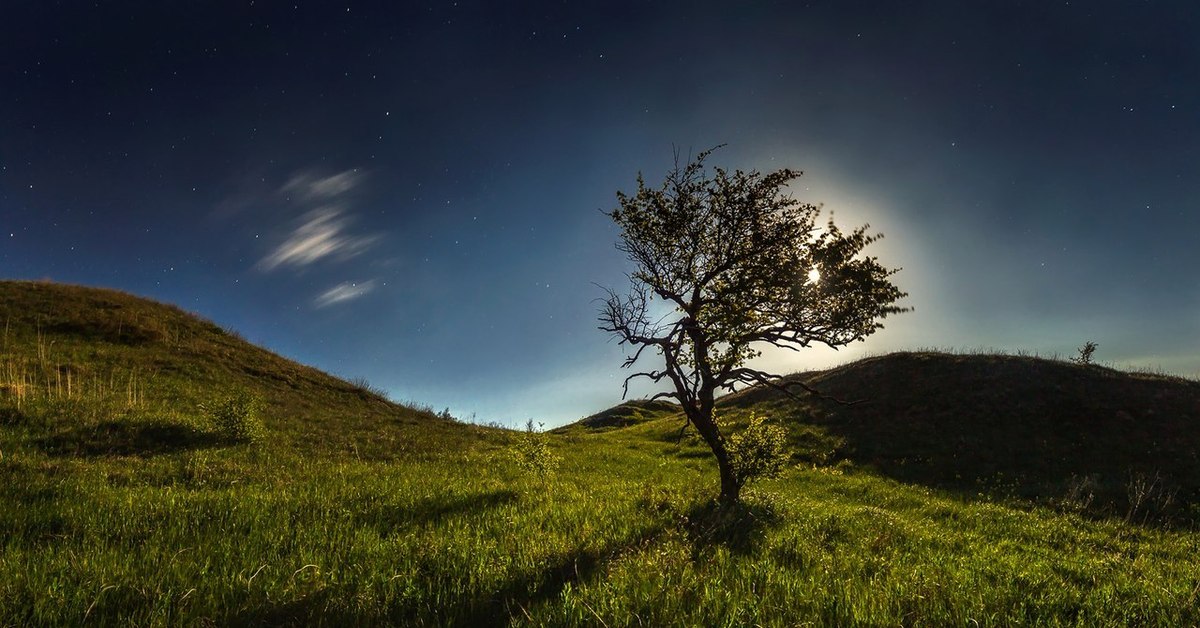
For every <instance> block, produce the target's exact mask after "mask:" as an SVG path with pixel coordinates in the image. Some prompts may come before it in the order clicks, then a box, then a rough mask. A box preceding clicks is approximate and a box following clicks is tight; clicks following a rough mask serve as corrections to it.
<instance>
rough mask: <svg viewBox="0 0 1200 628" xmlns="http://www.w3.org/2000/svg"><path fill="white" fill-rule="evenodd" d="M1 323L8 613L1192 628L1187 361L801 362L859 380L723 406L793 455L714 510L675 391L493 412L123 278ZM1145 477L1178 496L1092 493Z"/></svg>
mask: <svg viewBox="0 0 1200 628" xmlns="http://www.w3.org/2000/svg"><path fill="white" fill-rule="evenodd" d="M0 320H3V321H4V322H3V324H4V326H5V331H4V335H3V340H2V341H0V342H2V344H0V506H2V507H0V626H3V627H7V626H28V625H81V624H94V625H121V626H123V625H131V624H133V625H164V626H165V625H235V626H236V625H248V626H259V625H337V626H343V625H403V626H443V625H463V626H481V625H482V626H487V625H581V626H584V625H586V626H595V625H606V626H621V625H655V626H659V625H686V626H693V625H712V626H742V625H766V626H785V625H799V624H815V625H830V626H845V625H949V624H959V625H965V624H977V625H1024V624H1046V625H1097V624H1100V625H1114V624H1118V625H1120V624H1135V625H1171V626H1176V625H1195V624H1197V623H1200V611H1198V610H1197V608H1198V607H1200V551H1198V550H1200V532H1197V531H1196V530H1195V528H1194V527H1188V526H1187V525H1185V524H1186V521H1187V519H1186V515H1187V514H1188V513H1189V512H1191V511H1190V510H1188V508H1191V503H1192V502H1189V501H1188V500H1189V499H1192V498H1191V497H1188V495H1191V493H1188V492H1187V491H1188V490H1190V489H1189V487H1194V485H1195V483H1196V476H1195V475H1194V473H1193V472H1194V469H1195V451H1196V448H1195V443H1194V440H1190V439H1194V438H1196V435H1195V432H1196V430H1194V429H1192V430H1191V432H1190V433H1188V428H1189V426H1194V425H1195V410H1196V406H1195V403H1196V394H1195V391H1196V384H1195V383H1193V382H1188V381H1183V380H1175V379H1171V378H1161V377H1152V376H1136V375H1128V374H1122V373H1117V372H1113V371H1109V370H1106V369H1100V368H1096V367H1090V368H1083V367H1077V366H1073V365H1068V364H1060V363H1054V362H1046V361H1037V360H1027V359H1024V358H1003V357H995V356H946V355H938V354H899V355H893V356H884V357H881V358H874V359H871V360H866V361H863V362H858V363H855V364H851V365H847V366H845V367H842V368H840V369H834V370H831V371H825V372H820V373H809V374H804V375H801V376H800V377H804V378H806V380H807V381H810V382H811V383H812V384H813V385H815V386H818V387H820V388H821V390H822V391H824V392H826V393H828V394H831V395H836V396H839V397H845V398H854V399H857V398H866V399H868V401H867V402H864V403H861V404H855V405H849V406H841V405H837V404H829V403H823V402H815V401H812V400H806V401H804V402H803V403H797V402H796V401H794V400H791V399H787V398H783V397H779V396H778V395H774V394H770V393H768V392H767V391H761V390H749V391H744V392H742V393H739V394H737V395H732V396H730V397H728V398H726V399H725V400H724V401H723V403H722V410H723V412H724V413H725V416H726V420H727V422H728V424H729V425H730V426H732V427H734V428H736V426H737V425H738V424H739V423H740V422H742V421H743V420H744V419H745V417H746V416H748V414H749V412H750V411H755V412H760V413H769V414H770V415H771V416H772V417H775V418H777V419H780V420H782V421H783V422H784V424H786V425H787V426H788V429H789V432H790V434H791V438H792V443H793V445H794V451H795V453H794V455H793V458H794V461H795V463H796V464H795V465H793V466H792V467H791V468H790V469H789V470H787V472H786V473H785V474H784V475H783V476H782V477H780V478H778V479H775V480H771V481H765V482H762V483H760V484H757V485H754V486H753V487H752V490H751V491H750V492H749V495H748V497H747V503H746V505H745V507H743V508H741V509H737V510H722V509H717V508H715V507H714V506H713V504H712V501H711V498H712V497H713V496H714V495H715V491H716V473H715V469H714V467H713V465H712V463H711V461H710V460H709V458H708V456H707V454H706V452H705V451H704V449H703V447H702V446H701V445H699V444H698V443H697V442H695V439H694V438H691V437H689V436H687V435H685V436H683V437H682V438H680V437H679V420H678V415H677V414H676V413H675V409H674V408H673V407H672V406H671V405H670V404H660V403H654V404H650V403H646V402H631V403H628V404H623V405H622V406H618V407H617V408H613V409H611V410H609V411H606V412H603V413H600V414H598V415H595V416H593V417H589V418H588V419H585V420H583V421H581V422H580V423H577V424H575V425H572V426H569V427H567V428H564V429H561V430H556V431H555V432H554V433H550V434H523V433H513V432H507V431H503V430H491V429H486V428H481V427H476V426H469V425H462V424H459V423H456V422H453V421H449V420H446V419H443V418H439V417H437V416H435V415H433V414H432V413H430V412H428V411H425V410H422V409H418V408H410V407H405V406H401V405H396V404H392V403H390V402H388V401H387V400H386V399H385V398H383V397H381V396H379V395H377V394H375V393H374V392H372V390H371V389H370V387H369V386H367V385H365V384H355V383H351V382H346V381H343V380H340V379H338V378H334V377H331V376H329V375H326V374H323V373H321V372H319V371H316V370H314V369H311V368H308V367H305V366H302V365H299V364H296V363H294V362H291V361H288V360H286V359H284V358H281V357H279V356H276V355H274V354H271V353H270V352H267V351H264V350H262V349H260V348H257V347H254V346H252V345H250V344H248V343H246V342H244V341H243V340H241V339H240V338H239V337H238V336H237V335H236V334H235V333H230V332H227V331H225V330H222V329H220V328H219V327H217V326H215V325H213V324H211V323H209V322H206V321H203V320H201V319H199V318H196V317H194V316H191V315H189V314H186V313H184V312H182V311H180V310H178V309H176V308H173V307H170V306H165V305H161V304H157V303H152V302H149V301H146V300H143V299H138V298H136V297H132V296H129V295H124V294H120V293H116V292H111V291H104V290H94V289H88V288H79V287H68V286H60V285H54V284H46V283H28V282H0ZM615 392H616V391H614V393H615ZM239 398H258V399H261V406H260V408H259V410H258V412H257V413H255V412H254V411H253V410H252V409H248V408H250V406H245V407H243V406H236V404H235V405H234V406H229V405H228V404H227V402H229V400H230V399H239ZM223 404H225V405H223ZM1189 404H1190V405H1189ZM222 407H233V408H234V409H235V410H237V411H236V412H233V414H234V415H235V418H237V417H240V418H241V419H245V421H246V422H248V423H254V422H255V421H254V420H255V419H256V418H261V423H262V425H261V426H259V427H260V428H261V430H259V431H255V432H254V434H255V436H254V437H252V438H244V437H241V436H240V432H236V431H235V432H231V431H230V430H228V429H225V428H223V427H222V425H223V424H222V422H221V420H220V414H221V413H220V412H216V411H214V408H216V409H219V408H222ZM1189 454H1190V457H1189ZM1166 458H1170V460H1169V461H1167V460H1165V459H1166ZM1152 473H1153V474H1157V475H1149V476H1148V475H1145V474H1152ZM1188 473H1193V475H1191V476H1188V475H1187V474H1188ZM1139 474H1143V475H1139ZM1139 477H1141V478H1143V479H1145V478H1147V477H1149V478H1158V482H1160V484H1161V485H1162V486H1167V485H1168V484H1169V485H1170V486H1171V487H1173V490H1174V491H1175V492H1174V493H1173V494H1174V495H1176V496H1177V497H1176V499H1177V504H1176V506H1175V507H1173V508H1162V507H1161V506H1162V504H1158V505H1157V506H1156V509H1154V510H1153V514H1154V516H1150V514H1151V512H1152V509H1150V507H1149V506H1150V505H1152V504H1147V505H1139V508H1140V509H1141V510H1134V511H1133V514H1134V516H1126V515H1128V514H1129V511H1128V507H1129V505H1130V504H1129V503H1125V504H1121V503H1118V502H1111V503H1107V504H1105V505H1103V506H1102V507H1096V506H1095V504H1099V503H1101V502H1103V501H1104V500H1105V499H1109V497H1110V496H1109V495H1108V493H1106V492H1105V491H1108V492H1112V491H1113V490H1115V489H1113V487H1118V486H1119V487H1121V490H1125V489H1126V488H1128V487H1134V488H1136V487H1137V486H1138V484H1137V479H1138V478H1139ZM1071 478H1075V480H1072V479H1071ZM1189 482H1190V484H1189ZM1144 493H1145V494H1146V495H1148V496H1152V495H1159V494H1160V493H1161V491H1160V492H1159V493H1155V492H1154V491H1152V490H1149V489H1147V490H1145V491H1144ZM1088 494H1094V495H1093V500H1092V501H1091V502H1088V499H1087V495H1088ZM1068 498H1069V499H1068ZM1147 499H1150V500H1151V501H1153V500H1154V499H1160V500H1161V497H1147ZM1142 514H1145V516H1140V515H1142ZM1162 521H1167V522H1169V523H1173V524H1174V525H1160V523H1161V522H1162Z"/></svg>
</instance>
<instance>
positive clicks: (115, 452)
mask: <svg viewBox="0 0 1200 628" xmlns="http://www.w3.org/2000/svg"><path fill="white" fill-rule="evenodd" d="M35 442H36V443H37V446H38V447H40V448H41V449H42V450H43V451H44V452H46V453H47V454H48V455H51V456H60V457H61V456H80V457H85V458H96V457H103V456H138V457H142V458H149V457H152V456H161V455H165V454H172V453H178V452H182V451H189V450H194V449H203V448H208V447H217V446H220V445H224V444H228V443H226V442H225V441H224V440H223V439H222V438H220V437H219V436H217V435H215V434H212V433H209V432H205V431H201V430H198V429H196V428H194V427H191V426H189V425H180V424H178V423H170V422H167V421H161V420H156V421H137V422H126V421H103V422H100V423H97V424H95V425H88V426H78V427H72V428H69V429H65V430H61V431H59V432H57V433H55V434H52V435H50V436H47V437H44V438H41V439H39V440H37V441H35Z"/></svg>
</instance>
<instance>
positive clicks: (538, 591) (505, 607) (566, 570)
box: [451, 526, 667, 627]
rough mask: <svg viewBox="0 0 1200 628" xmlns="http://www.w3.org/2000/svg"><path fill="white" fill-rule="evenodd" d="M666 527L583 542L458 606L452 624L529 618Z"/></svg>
mask: <svg viewBox="0 0 1200 628" xmlns="http://www.w3.org/2000/svg"><path fill="white" fill-rule="evenodd" d="M666 529H667V527H666V526H650V527H647V528H644V529H642V530H639V531H638V532H636V533H634V534H631V535H629V536H627V537H625V538H624V539H621V540H618V541H615V542H612V543H607V544H605V545H603V546H600V547H595V546H591V547H589V546H586V545H580V546H578V547H577V548H576V549H575V550H573V551H570V552H566V553H563V554H561V555H559V556H557V557H555V558H554V559H552V560H551V561H550V562H549V563H548V564H547V565H546V566H545V567H544V568H543V569H541V570H540V571H539V572H538V573H537V574H536V575H534V576H532V577H528V576H527V577H517V578H512V579H510V580H509V581H508V582H506V583H505V584H504V585H503V586H501V587H500V588H499V589H497V590H495V591H493V592H492V593H491V594H490V595H489V596H487V597H482V598H477V599H475V600H471V601H470V602H468V603H467V604H464V605H461V606H459V607H458V608H456V609H455V612H454V613H453V619H452V620H451V624H452V625H457V626H481V627H484V626H508V625H511V624H512V623H513V621H514V620H516V619H518V618H521V617H525V618H530V617H531V615H530V611H531V610H532V609H535V608H536V607H537V606H538V605H540V604H543V603H545V602H549V601H551V600H554V599H555V598H557V597H559V596H560V595H561V594H562V592H563V590H564V589H566V588H567V585H574V584H578V583H583V582H587V581H589V580H592V579H594V578H595V577H596V575H597V574H598V573H599V572H600V571H601V570H602V569H603V568H604V566H605V565H606V564H607V563H608V562H609V561H610V560H612V559H613V558H614V557H616V556H619V555H621V554H622V553H624V552H626V551H629V550H630V549H633V548H637V547H641V546H644V545H646V544H648V543H651V542H653V541H654V539H656V538H658V537H660V536H661V535H662V534H663V533H664V532H665V531H666Z"/></svg>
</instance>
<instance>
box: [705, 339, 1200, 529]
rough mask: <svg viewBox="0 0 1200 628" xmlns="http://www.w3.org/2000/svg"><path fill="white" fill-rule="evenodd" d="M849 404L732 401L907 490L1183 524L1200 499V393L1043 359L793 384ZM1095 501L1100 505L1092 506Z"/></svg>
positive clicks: (903, 365)
mask: <svg viewBox="0 0 1200 628" xmlns="http://www.w3.org/2000/svg"><path fill="white" fill-rule="evenodd" d="M787 379H799V380H800V381H803V382H804V383H806V384H808V385H810V386H812V387H813V388H815V389H817V390H819V391H820V392H821V393H823V394H825V395H829V396H831V397H836V398H838V399H841V400H844V401H857V402H858V403H851V404H850V405H839V404H837V403H832V402H828V401H820V400H815V399H812V398H811V397H809V398H805V397H803V396H802V397H801V400H800V401H796V400H793V399H790V398H788V397H786V396H784V395H782V394H781V393H779V392H777V391H773V390H770V389H766V388H762V387H756V388H753V389H748V390H744V391H740V392H738V393H736V394H732V395H729V396H726V397H725V398H723V399H722V400H721V402H720V405H721V406H723V407H725V408H740V409H757V410H758V411H762V412H769V413H771V414H773V415H774V416H777V417H779V418H783V419H788V420H791V421H795V422H798V423H801V424H805V425H808V426H811V427H813V428H816V429H817V430H818V431H820V432H822V433H823V435H824V436H825V437H827V438H828V441H827V442H828V443H831V444H832V446H833V447H834V448H835V449H836V452H835V454H836V457H841V458H845V459H849V460H851V461H853V462H854V463H855V464H858V465H866V466H870V467H872V468H874V469H876V470H878V471H879V472H881V473H884V474H886V475H888V476H891V477H894V478H896V479H898V480H901V481H906V482H919V483H924V484H929V485H933V486H937V487H942V488H951V489H956V490H965V491H974V490H978V489H984V490H988V491H990V492H995V491H1000V492H1002V493H1006V494H1012V495H1014V496H1018V497H1025V498H1032V499H1035V500H1039V501H1046V500H1049V501H1052V502H1058V503H1062V502H1063V501H1064V500H1068V501H1072V502H1075V505H1077V506H1082V505H1083V503H1084V502H1088V501H1089V499H1090V504H1088V505H1087V508H1088V509H1089V510H1091V511H1093V512H1106V513H1109V514H1118V515H1129V516H1132V517H1139V516H1143V515H1149V514H1150V512H1151V511H1152V510H1158V511H1163V512H1166V513H1175V514H1179V513H1186V512H1187V511H1188V509H1189V508H1194V507H1193V506H1191V505H1192V504H1196V503H1198V502H1200V382H1196V381H1191V380H1187V379H1183V378H1179V377H1171V376H1164V375H1152V374H1142V373H1128V372H1123V371H1117V370H1114V369H1110V368H1104V367H1100V366H1095V365H1087V366H1084V365H1078V364H1073V363H1068V362H1060V361H1054V360H1047V359H1041V358H1034V357H1020V356H1003V355H953V354H944V353H926V352H922V353H894V354H890V355H885V356H880V357H874V358H867V359H864V360H859V361H857V362H854V363H851V364H847V365H845V366H841V367H838V368H834V369H830V370H827V371H817V372H809V373H803V374H798V375H794V376H791V377H789V378H787ZM1089 496H1090V497H1089Z"/></svg>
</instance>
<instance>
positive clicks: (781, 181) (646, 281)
mask: <svg viewBox="0 0 1200 628" xmlns="http://www.w3.org/2000/svg"><path fill="white" fill-rule="evenodd" d="M718 148H719V147H718ZM713 150H715V149H710V150H707V151H704V152H702V153H700V154H699V155H697V156H696V157H695V158H694V159H691V160H689V161H688V163H687V164H685V165H682V166H681V165H680V160H679V155H678V153H677V154H676V158H675V167H674V168H673V169H672V170H671V171H670V172H669V173H668V174H667V177H666V180H665V181H664V182H663V185H662V186H661V187H660V188H657V189H652V188H649V187H647V186H646V184H645V181H644V180H643V178H642V176H641V174H639V175H638V179H637V183H638V189H637V193H636V194H634V195H632V196H630V195H626V194H624V193H622V192H618V193H617V200H618V201H619V203H620V207H618V208H617V209H614V210H612V211H611V212H608V214H607V215H608V216H609V217H611V218H612V219H613V221H614V222H616V224H617V225H618V226H620V228H621V240H620V241H619V242H618V243H617V249H618V250H620V251H622V252H624V253H626V254H627V255H628V256H629V259H630V261H632V262H633V263H634V265H635V267H636V270H634V271H633V272H632V273H631V274H630V275H629V278H630V289H629V292H628V293H625V294H619V293H617V292H615V291H613V290H611V289H609V290H608V291H607V292H608V297H607V299H605V303H604V306H603V309H602V311H601V313H600V322H601V327H600V329H601V330H604V331H607V332H611V333H612V334H613V335H615V336H616V337H617V338H618V339H619V340H620V343H621V344H622V345H629V346H630V351H631V354H630V355H629V356H628V357H627V358H626V359H625V363H624V364H623V365H622V366H623V367H626V368H628V367H632V366H633V365H634V364H635V363H636V362H638V360H640V359H641V358H642V357H643V354H644V353H645V351H646V349H648V348H649V349H653V351H654V352H657V353H658V354H659V355H660V356H662V360H663V362H664V365H663V366H662V368H657V369H653V370H648V371H642V372H638V373H634V374H632V375H630V376H629V377H627V378H626V379H625V392H626V394H627V393H628V391H629V382H630V380H632V379H634V378H637V377H644V378H649V379H650V380H651V381H653V382H655V383H661V382H662V381H663V380H664V379H665V380H668V381H669V382H670V384H671V387H672V390H670V391H666V392H661V393H658V394H657V395H655V396H654V397H652V398H653V399H658V398H672V399H675V400H676V401H678V402H679V404H680V406H682V409H683V413H684V416H685V423H684V425H683V429H687V426H688V425H689V424H690V425H692V426H695V428H696V431H697V432H699V434H700V437H701V438H703V439H704V442H705V443H707V444H708V446H709V447H710V448H711V449H712V453H713V456H714V457H716V459H717V466H718V468H719V469H720V473H721V494H720V500H721V501H722V502H725V503H734V502H737V501H738V500H739V497H740V492H741V488H742V485H743V484H744V483H745V481H746V479H747V478H746V477H743V476H745V475H747V474H745V473H742V472H740V471H739V469H738V468H737V466H736V465H734V464H732V463H731V456H730V448H729V446H728V445H729V440H728V437H727V435H725V434H722V432H721V427H720V425H719V424H718V422H717V420H716V417H715V415H714V412H713V410H714V402H715V399H716V396H717V393H718V392H719V391H721V390H726V391H733V390H735V389H736V388H737V386H738V385H739V384H745V385H754V384H762V385H767V386H771V387H774V388H777V389H779V390H782V391H784V392H789V391H790V390H791V387H793V386H797V387H800V388H803V389H805V390H807V391H808V392H810V393H813V394H818V395H819V393H817V392H816V391H814V390H812V389H811V388H808V387H807V386H805V385H804V384H802V383H800V382H784V381H783V380H781V379H780V378H779V377H778V376H776V375H772V374H770V373H767V372H764V371H761V370H757V369H754V368H750V367H748V366H746V364H747V362H749V361H750V360H751V359H753V358H755V357H757V356H759V355H761V354H762V351H761V349H762V348H765V347H767V346H775V347H785V348H788V349H793V350H799V349H800V348H802V347H808V346H811V345H812V344H814V343H819V344H824V345H827V346H829V347H832V348H834V349H837V348H838V347H841V346H845V345H848V344H850V343H852V342H854V341H856V340H862V339H864V338H866V337H867V336H869V335H870V334H872V333H874V332H875V330H877V329H880V328H882V327H883V325H882V324H881V323H879V319H881V318H884V317H886V316H887V315H888V314H896V313H899V312H904V311H906V310H907V309H908V308H902V307H897V306H896V305H894V304H895V303H896V301H898V300H899V299H901V298H903V297H905V296H907V295H906V294H905V293H904V292H902V291H900V289H899V288H897V287H896V286H895V285H893V284H892V283H891V281H890V277H891V276H892V275H893V274H894V273H896V272H897V270H898V269H888V268H885V267H884V266H882V265H881V264H880V263H879V262H878V260H876V258H874V257H865V256H862V255H860V253H861V252H862V250H863V248H864V247H866V246H867V245H868V244H870V243H872V242H874V241H876V240H878V239H879V238H881V237H882V236H881V235H870V234H868V233H867V231H866V230H867V228H868V227H867V225H864V226H862V227H860V228H858V229H856V230H854V231H853V232H850V233H843V232H842V231H840V230H839V229H838V228H837V227H836V226H834V224H833V220H832V218H830V220H829V222H828V223H827V225H826V226H825V227H824V228H819V227H817V226H816V224H815V223H816V219H817V217H818V215H819V214H820V212H821V208H820V207H819V206H817V205H811V204H807V203H801V202H798V201H796V200H794V199H793V198H792V197H791V196H790V195H788V194H786V193H785V192H784V190H783V188H784V187H786V186H787V185H788V183H789V182H790V181H792V180H793V179H795V178H797V177H799V176H800V175H801V174H802V173H801V172H799V171H795V170H788V169H784V170H779V171H776V172H772V173H769V174H762V173H759V172H758V171H754V170H752V171H750V172H743V171H741V170H735V171H733V172H729V171H727V170H724V169H722V168H713V169H712V170H711V171H710V170H709V169H708V168H707V167H706V166H705V164H704V160H705V159H706V158H708V156H709V155H710V154H711V153H712V151H713ZM656 300H657V301H658V302H656ZM789 394H790V393H789ZM681 433H682V432H681Z"/></svg>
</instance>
